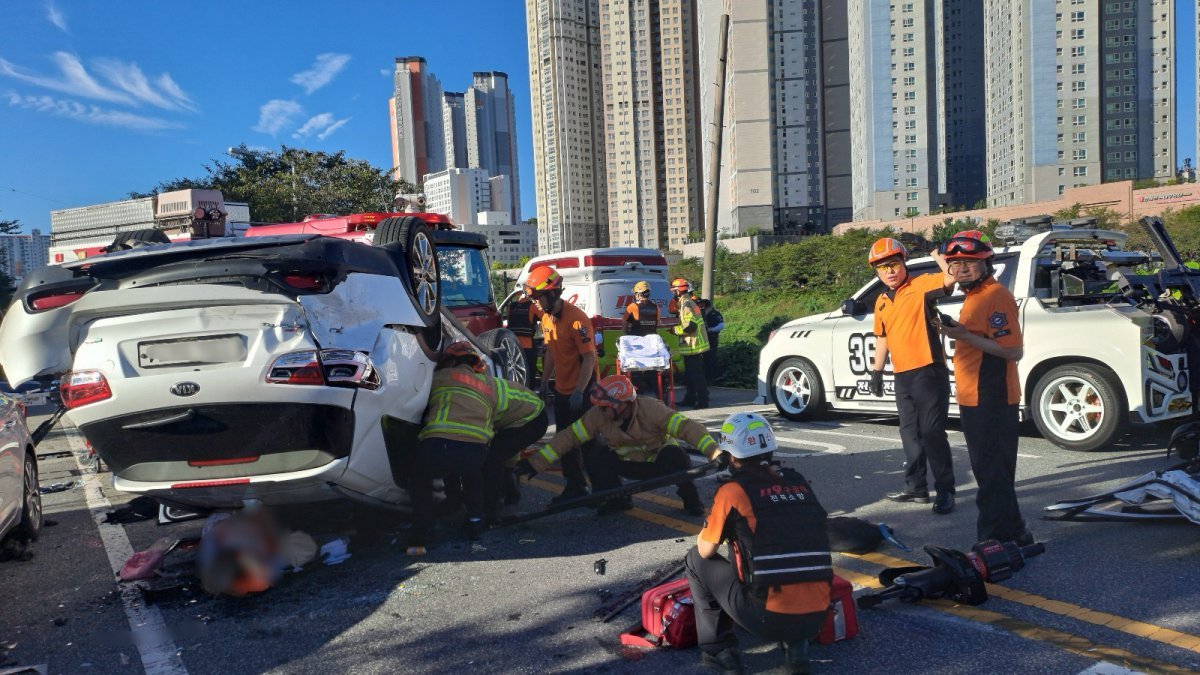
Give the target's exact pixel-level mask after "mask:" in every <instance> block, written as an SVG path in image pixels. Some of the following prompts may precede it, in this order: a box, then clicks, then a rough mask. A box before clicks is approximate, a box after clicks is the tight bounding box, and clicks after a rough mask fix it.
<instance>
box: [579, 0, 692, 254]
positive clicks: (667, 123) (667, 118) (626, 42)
mask: <svg viewBox="0 0 1200 675" xmlns="http://www.w3.org/2000/svg"><path fill="white" fill-rule="evenodd" d="M694 5H695V3H693V2H690V1H689V0H653V1H652V0H631V1H627V2H610V1H602V2H600V68H601V72H602V73H603V91H604V136H605V139H606V141H607V157H606V162H605V166H606V167H607V176H608V180H607V182H608V232H609V242H610V243H611V244H612V245H613V246H646V247H650V248H658V249H663V250H667V249H671V250H680V248H681V247H682V246H683V244H684V243H686V242H687V237H688V233H689V232H690V231H693V230H699V229H700V227H701V226H700V213H701V204H700V198H701V193H700V185H701V173H700V162H699V160H700V154H699V152H698V145H697V144H698V133H697V132H698V124H697V123H698V121H699V115H698V113H697V110H696V104H697V101H698V95H697V85H696V51H695V40H696V36H695V26H696V21H695V19H696V17H695V8H694Z"/></svg>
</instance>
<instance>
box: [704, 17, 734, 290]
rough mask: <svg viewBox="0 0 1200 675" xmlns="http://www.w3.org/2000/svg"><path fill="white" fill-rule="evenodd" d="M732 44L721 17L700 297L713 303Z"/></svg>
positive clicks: (705, 204)
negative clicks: (727, 59) (727, 73)
mask: <svg viewBox="0 0 1200 675" xmlns="http://www.w3.org/2000/svg"><path fill="white" fill-rule="evenodd" d="M728 41H729V15H728V14H722V15H721V33H720V35H719V37H718V38H717V81H716V82H715V83H714V85H715V86H714V88H713V129H712V134H711V136H710V139H709V142H710V144H711V145H712V147H711V148H710V149H709V153H708V168H707V170H706V176H705V180H706V181H707V182H708V197H707V198H706V199H705V200H704V282H703V284H702V285H701V287H700V295H701V296H702V297H704V298H707V299H709V300H712V297H713V267H714V266H715V264H716V259H717V202H718V199H717V198H718V197H719V196H720V188H721V186H720V184H719V181H720V180H721V135H722V132H723V130H724V128H725V56H726V51H727V49H728V46H729V44H728Z"/></svg>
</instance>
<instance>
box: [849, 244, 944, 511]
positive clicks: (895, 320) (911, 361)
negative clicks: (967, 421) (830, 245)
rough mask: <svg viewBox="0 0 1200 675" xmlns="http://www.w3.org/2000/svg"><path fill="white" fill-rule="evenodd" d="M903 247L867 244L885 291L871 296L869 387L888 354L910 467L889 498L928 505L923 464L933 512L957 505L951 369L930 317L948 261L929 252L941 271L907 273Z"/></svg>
mask: <svg viewBox="0 0 1200 675" xmlns="http://www.w3.org/2000/svg"><path fill="white" fill-rule="evenodd" d="M907 260H908V251H906V250H905V249H904V246H903V245H902V244H901V243H900V242H898V241H896V240H895V239H891V238H887V237H885V238H882V239H879V240H877V241H876V242H875V243H874V244H872V245H871V251H870V254H869V256H868V258H867V262H868V263H869V264H870V265H871V267H872V268H874V269H875V274H876V275H877V276H878V277H879V279H880V281H882V282H883V283H884V284H885V285H886V286H887V289H886V290H885V291H884V292H883V293H880V294H879V298H878V299H877V300H876V301H875V360H874V363H873V365H872V372H871V380H870V384H869V390H870V393H871V395H873V396H877V397H878V396H883V394H884V388H883V370H884V366H885V365H886V364H887V357H888V354H889V353H890V354H891V356H892V371H893V373H894V374H895V379H894V385H895V396H896V409H897V411H898V412H899V413H900V440H901V443H902V444H903V446H904V456H905V458H906V460H907V467H906V469H905V474H904V482H905V484H906V487H905V489H904V490H903V491H900V492H892V493H889V494H888V495H887V498H888V499H890V500H892V501H896V502H920V503H923V504H928V503H929V486H928V484H927V482H926V463H928V465H929V469H932V471H933V487H934V489H935V490H936V491H937V498H936V499H934V500H933V512H934V513H950V512H951V511H953V510H954V463H953V460H952V458H951V456H950V442H949V441H948V440H947V439H946V418H947V416H948V415H949V410H950V372H949V370H947V368H946V357H945V353H944V352H943V350H942V339H941V336H939V335H938V332H937V328H936V326H934V324H933V322H932V317H933V316H936V314H937V310H936V308H935V307H934V303H935V302H936V300H937V298H940V297H944V296H945V295H946V293H947V291H948V290H949V289H950V288H951V287H952V286H953V285H954V280H953V279H952V278H951V277H950V275H949V274H948V273H947V272H946V268H945V264H946V263H945V261H944V260H942V258H941V257H939V255H938V254H936V253H935V254H934V260H936V261H937V262H938V265H939V266H940V267H941V268H942V271H941V272H934V273H931V274H922V275H920V276H913V275H910V274H909V273H908V267H907V266H906V264H905V263H906V261H907Z"/></svg>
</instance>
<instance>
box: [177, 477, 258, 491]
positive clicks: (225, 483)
mask: <svg viewBox="0 0 1200 675" xmlns="http://www.w3.org/2000/svg"><path fill="white" fill-rule="evenodd" d="M249 483H250V479H249V478H226V479H223V480H193V481H187V482H185V483H172V484H171V489H172V490H186V489H188V488H215V487H229V486H231V485H248V484H249Z"/></svg>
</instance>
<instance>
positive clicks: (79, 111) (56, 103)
mask: <svg viewBox="0 0 1200 675" xmlns="http://www.w3.org/2000/svg"><path fill="white" fill-rule="evenodd" d="M8 104H9V105H10V106H13V107H16V108H24V109H26V110H34V111H37V112H41V113H46V114H48V115H54V116H56V117H66V118H68V119H73V120H77V121H80V122H88V123H91V124H103V125H106V126H112V127H122V128H125V129H132V130H134V131H162V130H164V129H179V128H182V126H183V125H181V124H178V123H176V122H172V121H170V120H165V119H162V118H161V117H148V116H145V115H137V114H134V113H130V112H125V111H123V110H112V109H109V108H100V107H98V106H94V105H85V104H83V103H79V102H78V101H67V100H64V99H57V98H54V97H51V96H30V95H28V94H26V95H21V94H17V93H15V92H9V93H8Z"/></svg>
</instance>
